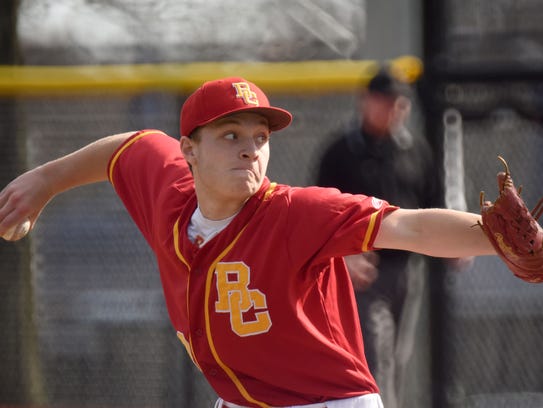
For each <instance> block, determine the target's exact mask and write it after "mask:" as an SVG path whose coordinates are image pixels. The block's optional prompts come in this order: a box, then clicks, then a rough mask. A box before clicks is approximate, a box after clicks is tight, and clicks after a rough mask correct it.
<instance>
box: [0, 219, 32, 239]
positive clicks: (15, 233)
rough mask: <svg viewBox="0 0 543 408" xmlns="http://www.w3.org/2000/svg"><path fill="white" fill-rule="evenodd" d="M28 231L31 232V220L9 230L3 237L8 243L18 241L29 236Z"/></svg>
mask: <svg viewBox="0 0 543 408" xmlns="http://www.w3.org/2000/svg"><path fill="white" fill-rule="evenodd" d="M28 231H30V220H29V219H27V220H25V221H24V222H22V223H20V224H17V225H14V226H13V227H11V228H10V229H8V230H7V231H6V232H5V233H4V235H2V238H4V239H5V240H6V241H17V240H19V239H21V238H22V237H24V236H25V235H26V234H28Z"/></svg>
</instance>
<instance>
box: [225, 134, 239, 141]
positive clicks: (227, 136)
mask: <svg viewBox="0 0 543 408" xmlns="http://www.w3.org/2000/svg"><path fill="white" fill-rule="evenodd" d="M224 138H225V139H226V140H236V139H237V138H238V136H237V135H236V134H235V133H234V132H229V133H227V134H225V135H224Z"/></svg>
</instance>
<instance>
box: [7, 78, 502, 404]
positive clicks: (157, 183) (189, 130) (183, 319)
mask: <svg viewBox="0 0 543 408" xmlns="http://www.w3.org/2000/svg"><path fill="white" fill-rule="evenodd" d="M291 119H292V117H291V114H290V113H289V112H287V111H286V110H283V109H281V108H277V107H273V106H270V104H269V101H268V99H267V97H266V95H265V94H264V93H263V92H262V90H260V89H259V88H258V87H257V86H256V85H254V84H252V83H251V82H249V81H247V80H245V79H243V78H224V79H220V80H215V81H210V82H206V83H204V84H203V85H202V86H201V87H200V88H199V89H197V90H196V91H195V92H194V93H193V94H192V95H191V96H190V97H189V98H188V99H187V101H186V102H185V104H184V105H183V108H182V111H181V137H180V140H179V141H178V140H176V139H174V138H172V137H170V136H168V135H166V134H165V133H163V132H161V131H159V130H154V129H148V130H141V131H137V132H128V133H123V134H118V135H113V136H108V137H105V138H102V139H99V140H97V141H96V142H93V143H91V144H90V145H87V146H85V147H83V148H82V149H80V150H78V151H76V152H73V153H71V154H69V155H67V156H64V157H61V158H59V159H57V160H54V161H51V162H48V163H46V164H44V165H42V166H39V167H37V168H35V169H33V170H30V171H28V172H26V173H24V174H22V175H21V176H19V177H18V178H16V179H15V180H14V181H12V182H11V183H10V184H9V185H8V186H7V187H5V188H4V190H3V191H1V192H0V234H4V233H5V232H6V231H7V230H8V229H10V228H11V227H13V226H14V225H17V224H19V223H22V222H23V221H24V220H25V219H27V218H28V219H30V221H31V223H32V225H33V224H34V223H35V222H36V219H37V218H38V216H39V214H40V212H41V211H42V210H43V208H44V207H45V206H46V204H47V203H48V202H49V201H50V200H51V199H52V198H53V197H54V196H56V195H57V194H59V193H61V192H63V191H65V190H68V189H70V188H73V187H75V186H80V185H83V184H88V183H92V182H98V181H105V180H109V181H110V182H111V184H112V186H113V188H114V189H115V191H116V192H117V194H118V195H119V197H120V198H121V199H122V201H123V202H124V205H125V206H126V209H127V210H128V212H129V213H130V215H131V217H132V218H133V220H134V222H135V223H136V224H137V226H138V227H139V229H140V231H141V233H142V234H143V236H144V237H145V239H146V241H147V243H148V244H149V246H150V247H151V248H152V250H153V251H154V253H155V255H156V259H157V261H158V266H159V269H160V274H161V279H162V285H163V289H164V296H165V299H166V305H167V308H168V312H169V316H170V319H171V323H172V325H173V328H174V329H175V331H176V333H177V337H178V338H179V340H180V341H181V343H182V344H183V345H184V346H185V348H186V350H187V352H188V354H189V355H190V357H191V358H192V360H193V361H194V364H196V366H197V367H198V368H199V369H200V370H201V371H202V372H203V374H204V375H205V377H206V378H207V380H208V381H209V383H210V384H211V386H212V387H213V388H214V390H215V391H216V393H217V394H218V396H219V397H220V398H219V400H218V401H217V404H216V407H227V408H232V407H237V408H239V407H260V408H264V407H312V408H317V407H319V408H324V407H327V408H347V407H349V408H362V407H363V408H378V407H382V402H381V399H380V397H379V389H378V387H377V385H376V383H375V381H374V379H373V377H372V375H371V373H370V372H369V370H368V365H367V363H366V359H365V357H364V350H363V342H362V335H361V329H360V324H359V318H358V314H357V307H356V302H355V299H354V294H353V288H352V285H351V281H350V278H349V274H348V272H347V269H346V267H345V263H344V260H343V256H345V255H350V254H355V253H359V252H362V251H368V250H376V249H378V248H392V249H403V250H409V251H415V252H419V253H425V254H428V255H433V256H442V257H463V256H472V255H485V254H494V253H495V251H494V249H493V247H492V245H491V244H490V243H489V241H488V240H487V239H486V237H485V235H484V234H483V233H482V231H481V229H480V228H473V225H475V224H477V222H478V221H479V220H480V216H479V215H476V214H471V213H465V212H458V211H453V210H445V209H431V210H406V209H400V208H398V207H396V206H394V205H392V204H389V203H388V202H386V201H383V200H380V199H378V198H375V197H368V196H365V195H351V194H342V193H340V192H339V191H338V190H337V189H333V188H319V187H307V188H296V187H290V186H287V185H281V184H276V183H273V182H271V181H270V180H268V178H267V177H266V168H267V165H268V160H269V155H270V148H269V138H270V135H271V133H272V132H275V131H278V130H280V129H282V128H285V127H286V126H288V125H289V124H290V122H291ZM274 137H275V136H274Z"/></svg>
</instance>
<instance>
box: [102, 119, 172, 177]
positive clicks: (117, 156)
mask: <svg viewBox="0 0 543 408" xmlns="http://www.w3.org/2000/svg"><path fill="white" fill-rule="evenodd" d="M152 133H157V131H156V130H153V131H149V132H142V133H140V134H139V135H137V136H136V137H133V138H132V139H130V140H129V141H128V142H126V143H125V144H124V145H123V146H121V148H120V149H119V150H117V153H115V155H114V156H113V158H112V159H111V162H110V164H109V171H108V177H109V181H110V182H111V184H112V185H113V186H114V187H115V183H114V182H113V169H114V168H115V164H117V160H119V157H120V156H121V154H122V153H123V152H124V151H125V150H126V149H128V148H129V147H130V146H132V145H133V144H134V143H136V142H137V141H138V140H140V139H141V138H142V137H144V136H147V135H150V134H152ZM159 133H162V132H159Z"/></svg>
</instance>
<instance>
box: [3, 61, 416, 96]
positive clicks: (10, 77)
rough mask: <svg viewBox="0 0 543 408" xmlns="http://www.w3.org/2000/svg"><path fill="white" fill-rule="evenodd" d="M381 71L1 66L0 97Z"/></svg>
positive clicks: (373, 65)
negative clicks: (231, 79)
mask: <svg viewBox="0 0 543 408" xmlns="http://www.w3.org/2000/svg"><path fill="white" fill-rule="evenodd" d="M387 62H388V63H389V64H390V66H391V68H392V70H393V72H394V73H395V75H397V76H398V77H399V78H400V79H403V80H405V81H406V82H413V81H415V80H416V79H417V78H418V77H419V76H420V75H421V74H422V63H421V61H420V60H419V59H418V58H416V57H413V56H402V57H398V58H396V59H393V60H389V61H387ZM378 69H379V62H377V61H374V60H326V61H301V62H196V63H165V64H134V65H84V66H79V65H78V66H0V95H1V96H39V95H54V94H60V95H65V94H71V93H72V94H81V93H100V94H103V93H108V92H109V93H138V92H142V91H173V92H179V93H189V92H192V91H193V90H194V89H195V88H197V87H198V86H199V85H200V84H201V83H202V82H204V81H207V80H210V79H216V78H220V77H226V76H241V77H244V78H246V79H248V80H250V81H252V82H255V83H257V84H258V85H259V86H260V87H262V88H263V89H264V90H265V91H266V92H274V93H287V94H291V93H315V92H317V93H325V92H347V91H352V90H353V89H354V88H356V87H359V86H360V85H363V84H364V83H365V82H367V81H368V80H369V79H370V78H371V77H372V76H373V75H374V74H375V72H376V71H377V70H378Z"/></svg>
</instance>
